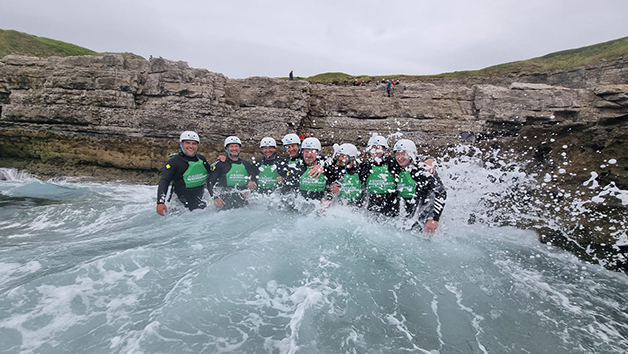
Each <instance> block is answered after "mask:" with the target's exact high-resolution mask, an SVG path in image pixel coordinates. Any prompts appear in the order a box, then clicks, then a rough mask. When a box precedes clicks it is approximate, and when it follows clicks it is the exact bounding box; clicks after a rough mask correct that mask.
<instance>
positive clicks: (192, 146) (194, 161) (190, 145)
mask: <svg viewBox="0 0 628 354" xmlns="http://www.w3.org/2000/svg"><path fill="white" fill-rule="evenodd" d="M199 143H200V139H199V137H198V134H196V133H195V132H193V131H185V132H183V133H182V134H181V136H180V137H179V147H180V148H181V151H180V152H179V153H176V154H172V155H171V156H170V158H169V159H168V161H167V162H166V164H165V165H164V167H163V169H162V171H161V179H160V180H159V185H158V187H157V214H159V215H161V216H164V215H165V214H166V213H167V212H168V208H167V207H166V198H167V194H168V188H169V187H170V185H171V184H172V185H173V189H174V194H176V195H177V198H179V200H180V201H181V203H183V205H185V207H186V208H188V209H189V210H194V209H203V208H205V207H206V206H207V204H206V203H205V201H203V193H204V190H205V189H204V185H205V183H206V182H207V180H208V177H209V173H210V170H211V169H210V165H209V164H208V163H207V160H206V159H205V157H203V156H202V155H201V154H199V153H198V145H199Z"/></svg>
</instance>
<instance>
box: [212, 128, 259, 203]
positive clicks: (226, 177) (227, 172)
mask: <svg viewBox="0 0 628 354" xmlns="http://www.w3.org/2000/svg"><path fill="white" fill-rule="evenodd" d="M224 146H225V151H226V152H227V158H226V159H225V161H216V162H215V163H214V164H213V165H212V170H211V171H212V173H211V175H210V176H209V183H208V186H207V188H208V189H209V195H211V196H212V197H213V199H214V206H216V208H218V209H223V210H226V209H233V208H239V207H242V206H244V205H246V204H248V202H247V199H246V198H247V197H248V195H249V192H250V190H251V189H253V188H255V186H256V185H257V183H256V182H257V174H258V170H257V167H255V166H254V165H253V164H252V163H250V162H248V161H246V160H243V159H241V158H240V148H241V147H242V141H240V138H238V137H237V136H229V137H227V138H226V139H225V143H224Z"/></svg>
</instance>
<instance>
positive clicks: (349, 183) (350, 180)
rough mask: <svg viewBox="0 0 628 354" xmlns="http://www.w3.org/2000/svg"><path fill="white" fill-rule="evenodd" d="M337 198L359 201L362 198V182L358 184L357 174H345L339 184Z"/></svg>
mask: <svg viewBox="0 0 628 354" xmlns="http://www.w3.org/2000/svg"><path fill="white" fill-rule="evenodd" d="M338 196H339V197H340V198H345V199H360V198H361V197H362V182H360V176H359V175H358V174H357V173H354V174H352V175H350V174H348V173H346V174H345V176H344V178H343V179H342V183H340V194H339V195H338Z"/></svg>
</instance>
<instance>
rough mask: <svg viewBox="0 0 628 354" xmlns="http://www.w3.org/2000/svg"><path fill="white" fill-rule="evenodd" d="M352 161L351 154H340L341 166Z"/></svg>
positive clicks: (339, 162) (339, 161)
mask: <svg viewBox="0 0 628 354" xmlns="http://www.w3.org/2000/svg"><path fill="white" fill-rule="evenodd" d="M350 161H351V156H349V155H345V154H338V164H339V165H340V166H347V165H348V164H349V162H350Z"/></svg>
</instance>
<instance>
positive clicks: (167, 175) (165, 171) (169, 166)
mask: <svg viewBox="0 0 628 354" xmlns="http://www.w3.org/2000/svg"><path fill="white" fill-rule="evenodd" d="M177 161H178V159H177V158H176V156H175V157H172V158H170V159H168V161H167V162H166V164H165V165H164V167H163V168H162V170H161V178H160V179H159V184H158V185H157V204H165V203H166V196H167V195H168V187H169V186H170V183H171V182H172V181H173V180H174V178H175V176H176V175H177V172H178V164H177Z"/></svg>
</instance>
